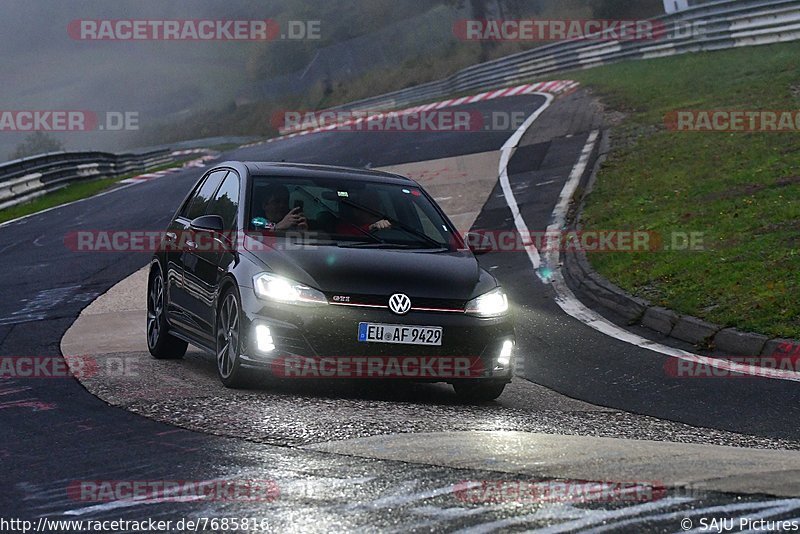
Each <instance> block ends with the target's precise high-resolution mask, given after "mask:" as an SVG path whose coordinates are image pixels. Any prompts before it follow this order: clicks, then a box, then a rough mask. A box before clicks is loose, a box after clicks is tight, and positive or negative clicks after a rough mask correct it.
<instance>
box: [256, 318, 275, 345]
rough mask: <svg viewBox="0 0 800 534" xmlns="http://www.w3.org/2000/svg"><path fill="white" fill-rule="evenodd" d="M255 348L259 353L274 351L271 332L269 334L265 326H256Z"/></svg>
mask: <svg viewBox="0 0 800 534" xmlns="http://www.w3.org/2000/svg"><path fill="white" fill-rule="evenodd" d="M256 347H257V348H258V351H259V352H272V351H273V350H275V341H274V340H273V339H272V332H270V330H269V327H268V326H267V325H263V324H260V325H257V326H256Z"/></svg>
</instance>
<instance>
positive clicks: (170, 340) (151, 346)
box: [147, 267, 189, 360]
mask: <svg viewBox="0 0 800 534" xmlns="http://www.w3.org/2000/svg"><path fill="white" fill-rule="evenodd" d="M147 286H148V287H147V349H148V350H149V351H150V354H151V355H152V356H153V358H155V359H157V360H180V359H181V358H183V356H184V354H186V349H187V347H188V346H189V344H188V343H186V342H185V341H183V340H182V339H178V338H176V337H174V336H172V335H170V333H169V325H168V324H167V314H166V306H165V305H164V304H165V291H164V278H163V276H161V269H160V268H158V267H154V268H153V270H152V272H151V273H150V280H149V283H148V284H147Z"/></svg>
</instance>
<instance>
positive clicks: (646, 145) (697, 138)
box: [561, 43, 800, 338]
mask: <svg viewBox="0 0 800 534" xmlns="http://www.w3.org/2000/svg"><path fill="white" fill-rule="evenodd" d="M561 78H573V79H576V80H578V81H580V82H581V83H583V84H584V85H588V86H590V87H592V88H593V89H594V90H595V93H596V94H598V96H600V97H601V98H602V99H603V100H604V101H605V102H606V104H607V105H608V106H609V108H610V109H612V110H614V111H617V112H622V113H623V115H620V117H623V118H622V120H621V123H620V124H618V125H617V126H616V127H615V128H614V131H613V135H612V141H613V143H612V146H613V148H612V153H611V154H610V156H609V158H608V160H607V161H606V162H605V164H604V165H603V168H602V170H601V172H600V175H599V178H598V181H597V184H596V187H595V190H594V191H593V192H592V193H591V195H589V198H588V202H587V206H586V210H585V212H584V223H585V225H586V227H587V229H597V230H601V229H606V230H611V229H644V230H650V231H654V232H658V233H660V234H661V235H663V236H667V239H666V240H667V242H668V241H669V236H670V235H671V234H672V233H673V232H703V233H704V246H705V250H704V251H675V250H673V251H660V252H650V253H595V254H590V255H589V259H590V261H591V263H592V265H593V266H594V267H595V268H596V269H597V270H598V271H599V272H600V273H602V274H603V275H604V276H606V277H607V278H609V279H610V280H612V281H613V282H615V283H616V284H618V285H620V286H621V287H623V288H625V289H627V290H629V291H631V292H632V293H634V294H636V295H639V296H642V297H644V298H646V299H648V300H650V301H651V302H653V303H655V304H658V305H663V306H666V307H668V308H671V309H674V310H676V311H679V312H682V313H686V314H691V315H695V316H698V317H702V318H705V319H707V320H709V321H712V322H715V323H718V324H721V325H728V326H735V327H738V328H740V329H743V330H748V331H758V332H762V333H764V334H768V335H773V336H783V337H793V338H800V133H749V134H742V133H736V134H731V133H699V132H695V133H685V132H671V131H668V130H666V128H665V127H664V126H663V124H664V116H665V114H666V113H668V112H670V111H673V110H679V109H696V110H708V109H743V110H797V109H800V43H787V44H779V45H770V46H761V47H754V48H741V49H734V50H727V51H719V52H709V53H699V54H688V55H683V56H677V57H672V58H663V59H657V60H648V61H637V62H629V63H624V64H619V65H612V66H608V67H602V68H597V69H593V70H587V71H582V72H577V73H570V74H567V75H565V76H562V77H561Z"/></svg>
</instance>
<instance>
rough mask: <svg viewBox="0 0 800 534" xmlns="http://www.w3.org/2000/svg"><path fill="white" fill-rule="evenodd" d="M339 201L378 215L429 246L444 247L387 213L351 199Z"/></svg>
mask: <svg viewBox="0 0 800 534" xmlns="http://www.w3.org/2000/svg"><path fill="white" fill-rule="evenodd" d="M339 202H341V203H342V204H347V205H348V206H352V207H354V208H356V209H357V210H361V211H363V212H365V213H369V214H370V215H373V216H375V217H380V218H381V219H384V220H386V221H389V222H390V223H391V224H392V227H393V228H394V227H395V226H396V227H397V228H399V229H401V230H403V231H405V232H408V233H409V234H411V235H413V236H415V237H418V238H420V239H422V240H423V241H425V242H426V243H428V244H429V245H432V246H431V247H430V248H446V246H445V245H444V244H442V243H439V242H438V241H436V240H435V239H433V238H432V237H430V236H428V235H427V234H425V233H423V232H420V231H419V230H416V229H414V228H411V227H410V226H408V225H407V224H405V223H403V222H401V221H398V220H397V219H393V218H391V217H389V216H388V215H386V214H385V213H381V212H379V211H377V210H373V209H371V208H368V207H366V206H362V205H361V204H358V203H356V202H353V201H352V200H347V199H340V200H339ZM354 226H355V225H354ZM356 228H358V229H359V230H361V231H363V232H365V233H367V234H369V235H370V236H372V237H375V236H374V235H373V234H371V233H369V232H366V231H365V230H364V229H363V228H360V227H358V226H356ZM384 243H385V241H384Z"/></svg>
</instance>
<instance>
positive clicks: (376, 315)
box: [241, 288, 515, 383]
mask: <svg viewBox="0 0 800 534" xmlns="http://www.w3.org/2000/svg"><path fill="white" fill-rule="evenodd" d="M241 293H242V295H241V297H242V311H243V317H242V319H243V321H242V328H243V333H244V344H243V347H244V348H243V351H242V356H241V358H242V364H243V365H245V366H247V367H254V368H262V369H269V370H271V371H272V372H273V373H275V372H276V370H277V369H279V366H281V365H284V364H285V363H286V361H287V360H298V359H312V360H315V361H319V362H322V361H325V362H327V365H326V369H328V370H330V369H332V368H334V367H336V363H339V371H341V369H342V367H343V366H346V364H345V363H344V361H347V362H353V361H361V360H363V359H364V358H368V359H370V361H374V359H376V358H380V359H383V360H384V361H385V362H387V361H388V362H390V363H391V359H392V358H394V359H398V358H399V359H400V360H399V361H400V365H401V366H403V368H404V369H405V364H406V363H409V362H411V363H409V365H412V366H413V362H427V363H430V362H431V359H435V361H436V362H438V363H439V364H441V363H442V362H444V365H445V367H447V365H450V364H452V365H456V366H457V367H458V366H460V369H461V371H463V365H464V362H465V361H466V360H467V359H468V360H469V362H470V368H469V374H468V376H465V375H464V374H463V372H461V373H459V372H455V373H448V372H446V371H445V372H444V373H433V375H428V374H426V373H405V372H403V373H401V376H397V375H396V374H394V375H392V374H389V375H387V376H380V377H381V378H413V379H414V380H418V381H427V382H451V383H452V382H454V381H457V380H458V379H460V378H469V379H491V380H494V381H501V382H509V381H510V380H511V377H512V375H513V369H514V354H513V352H514V351H513V350H512V354H511V357H510V361H508V362H505V363H501V362H498V357H499V356H500V354H501V352H502V350H503V346H504V343H507V342H508V341H510V342H511V343H514V341H515V336H514V327H513V321H512V318H511V316H510V315H506V316H504V317H499V318H491V319H482V318H477V317H472V316H469V315H466V314H463V313H454V312H414V311H412V312H411V313H409V314H407V315H404V316H399V315H395V314H393V313H392V312H390V311H389V310H388V309H387V308H362V307H355V306H347V305H335V304H329V305H327V306H321V307H299V306H292V305H286V304H277V303H273V302H267V301H264V300H261V299H259V298H257V297H256V296H255V294H254V293H253V291H252V289H248V288H242V290H241ZM361 322H370V323H386V324H399V325H416V326H438V327H441V328H442V345H441V346H420V345H404V344H388V343H364V342H359V341H358V339H357V338H358V325H359V323H361ZM258 325H265V326H267V327H268V328H269V332H270V335H271V338H272V343H273V344H274V347H275V348H274V350H270V351H263V350H259V347H258V342H257V339H256V335H255V329H256V327H257V326H258ZM331 362H333V363H331ZM453 362H455V363H453ZM439 369H440V370H441V369H442V368H441V367H439ZM352 370H353V368H351V371H352ZM279 372H280V371H279ZM278 374H279V373H278ZM324 376H330V377H342V378H375V377H378V376H379V375H376V374H371V373H363V374H360V373H357V374H356V376H353V373H349V374H348V373H344V374H342V373H332V374H327V375H324Z"/></svg>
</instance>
